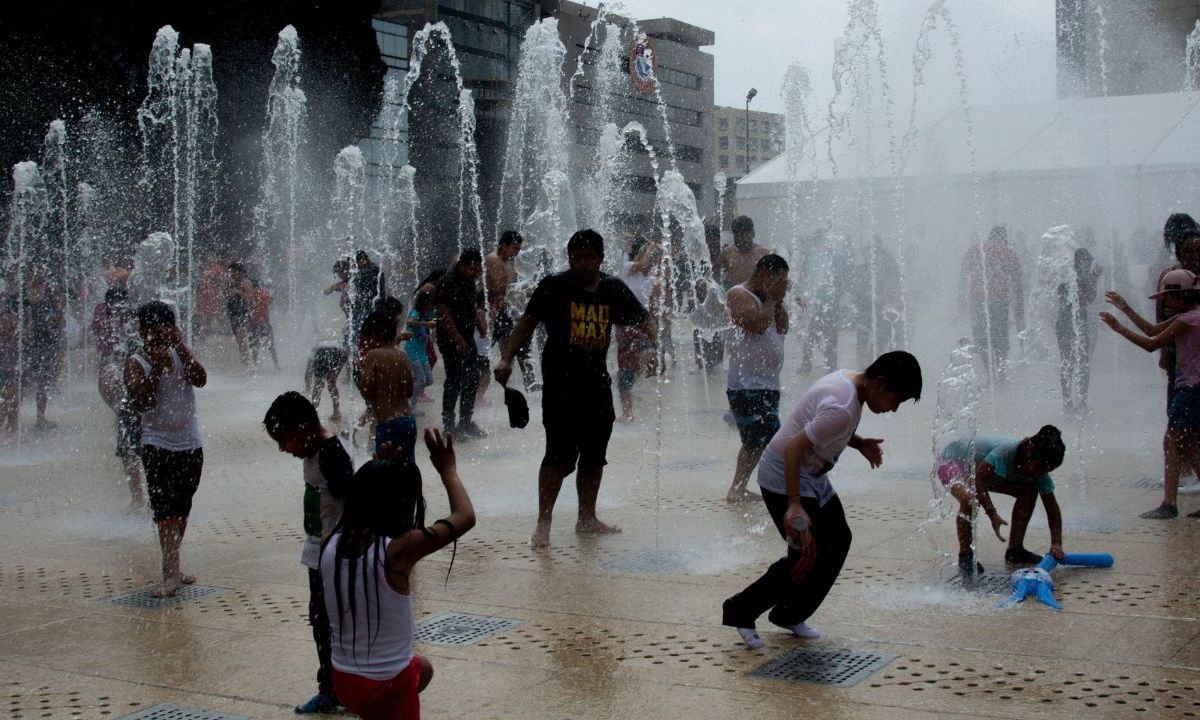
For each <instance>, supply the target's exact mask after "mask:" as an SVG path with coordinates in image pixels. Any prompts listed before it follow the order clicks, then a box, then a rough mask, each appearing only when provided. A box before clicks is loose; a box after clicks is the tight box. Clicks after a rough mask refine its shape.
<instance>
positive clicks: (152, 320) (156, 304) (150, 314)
mask: <svg viewBox="0 0 1200 720" xmlns="http://www.w3.org/2000/svg"><path fill="white" fill-rule="evenodd" d="M137 322H138V332H141V333H145V332H146V331H147V330H149V329H150V328H154V327H158V326H159V325H174V324H175V311H174V310H172V309H171V306H170V305H168V304H166V303H165V302H163V301H162V300H151V301H150V302H148V303H143V304H142V305H141V306H140V307H138V309H137Z"/></svg>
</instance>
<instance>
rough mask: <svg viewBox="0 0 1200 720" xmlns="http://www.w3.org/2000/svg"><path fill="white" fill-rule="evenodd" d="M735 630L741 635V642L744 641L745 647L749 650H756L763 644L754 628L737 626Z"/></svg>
mask: <svg viewBox="0 0 1200 720" xmlns="http://www.w3.org/2000/svg"><path fill="white" fill-rule="evenodd" d="M737 631H738V635H741V636H742V642H744V643H746V647H748V648H750V649H751V650H757V649H758V648H760V647H762V646H763V640H762V638H761V637H759V636H758V631H757V630H755V629H754V628H737Z"/></svg>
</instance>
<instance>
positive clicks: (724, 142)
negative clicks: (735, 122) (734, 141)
mask: <svg viewBox="0 0 1200 720" xmlns="http://www.w3.org/2000/svg"><path fill="white" fill-rule="evenodd" d="M720 145H721V149H722V150H728V149H729V136H727V135H722V136H721V140H720Z"/></svg>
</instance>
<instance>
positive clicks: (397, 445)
mask: <svg viewBox="0 0 1200 720" xmlns="http://www.w3.org/2000/svg"><path fill="white" fill-rule="evenodd" d="M362 336H363V342H364V346H363V347H364V349H365V350H366V353H365V354H364V355H363V364H362V396H363V399H364V400H366V401H367V407H368V408H369V409H370V411H371V417H372V420H373V421H374V423H375V449H376V451H377V452H379V451H381V450H382V448H383V446H384V445H385V444H387V445H391V448H392V451H393V452H394V453H395V457H396V460H397V461H398V462H401V463H406V464H409V465H411V464H412V463H414V462H416V459H415V458H414V456H413V447H414V446H415V445H416V442H417V420H416V418H414V417H413V414H412V410H411V408H410V406H409V402H408V400H409V397H411V396H412V387H413V374H412V368H410V367H409V365H408V358H407V357H406V356H405V355H404V353H402V352H400V351H399V350H397V349H396V345H395V341H396V322H395V321H394V320H393V319H392V318H391V316H389V315H388V314H387V313H385V312H383V311H381V310H376V311H373V312H372V313H371V314H370V315H368V316H367V319H366V320H364V321H363V325H362Z"/></svg>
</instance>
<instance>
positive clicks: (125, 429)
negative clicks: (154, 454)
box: [116, 402, 142, 460]
mask: <svg viewBox="0 0 1200 720" xmlns="http://www.w3.org/2000/svg"><path fill="white" fill-rule="evenodd" d="M141 445H142V416H141V415H139V414H137V413H136V412H134V410H133V408H131V407H129V403H127V402H122V403H121V404H120V405H118V406H117V452H116V456H117V457H119V458H121V459H122V460H137V459H138V457H140V456H141V450H142V447H141Z"/></svg>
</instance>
